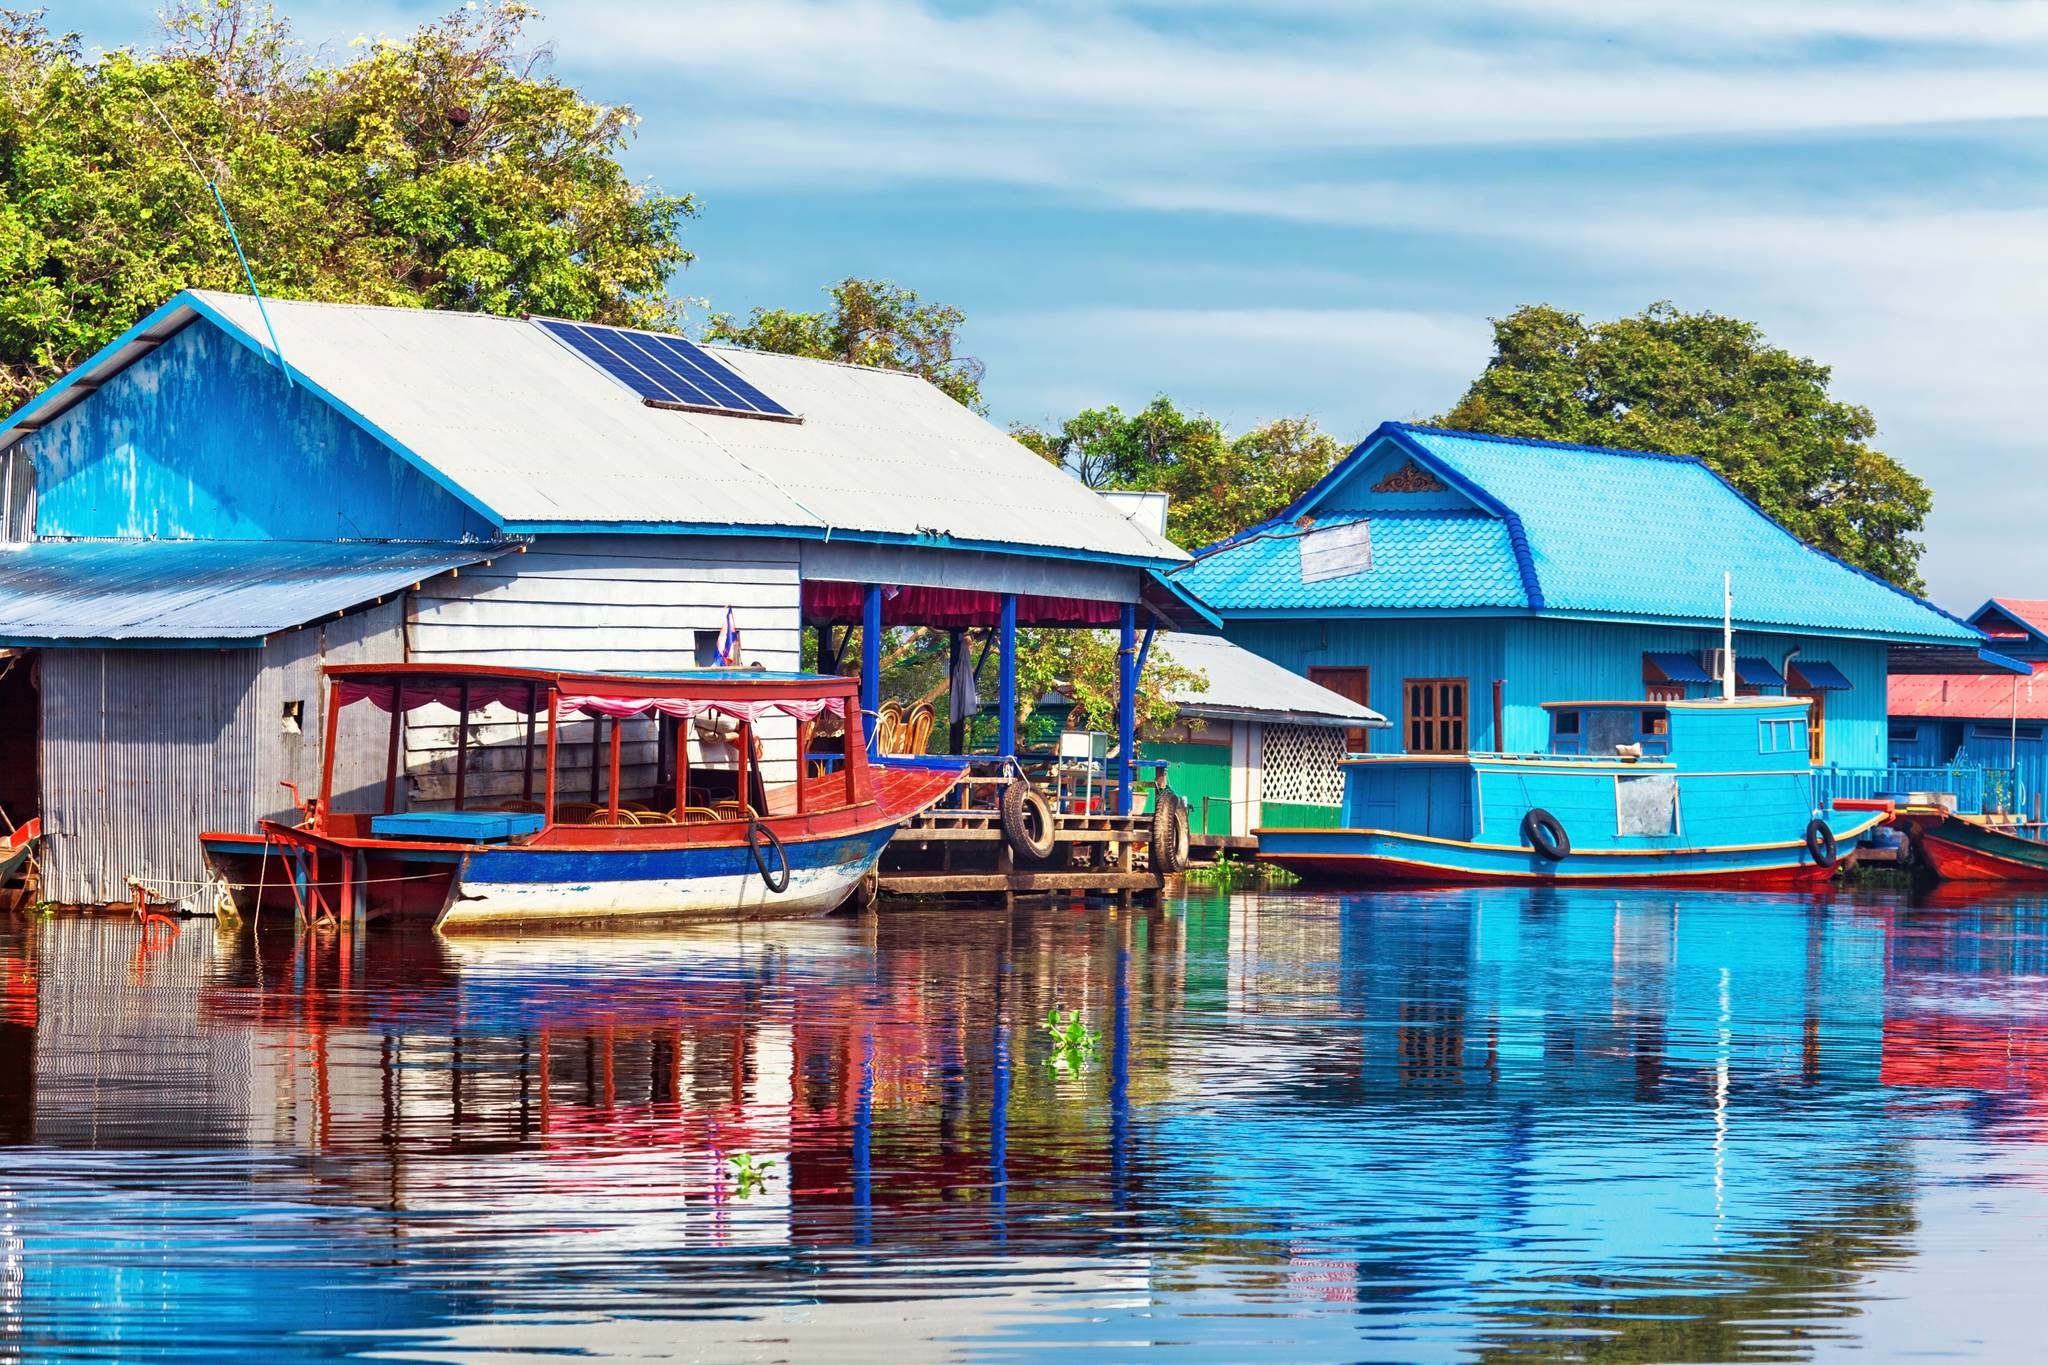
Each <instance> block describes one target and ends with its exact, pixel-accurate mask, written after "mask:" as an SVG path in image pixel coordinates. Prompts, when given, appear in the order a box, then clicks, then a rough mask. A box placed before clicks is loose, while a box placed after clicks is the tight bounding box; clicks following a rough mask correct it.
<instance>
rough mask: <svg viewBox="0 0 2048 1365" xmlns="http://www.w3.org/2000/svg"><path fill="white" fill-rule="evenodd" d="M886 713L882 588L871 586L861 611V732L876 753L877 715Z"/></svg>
mask: <svg viewBox="0 0 2048 1365" xmlns="http://www.w3.org/2000/svg"><path fill="white" fill-rule="evenodd" d="M881 709H882V585H881V584H879V583H870V584H868V590H867V597H866V598H865V599H864V600H863V601H862V602H861V608H860V712H861V715H860V728H861V731H862V733H864V734H865V735H866V736H867V741H868V753H869V754H870V755H872V754H873V753H874V752H875V729H876V726H875V714H876V713H877V712H878V711H880V710H881Z"/></svg>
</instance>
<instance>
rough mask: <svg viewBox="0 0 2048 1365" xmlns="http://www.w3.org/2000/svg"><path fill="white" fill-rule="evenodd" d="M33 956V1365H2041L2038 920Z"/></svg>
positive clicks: (11, 1096)
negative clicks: (569, 1363) (741, 1171)
mask: <svg viewBox="0 0 2048 1365" xmlns="http://www.w3.org/2000/svg"><path fill="white" fill-rule="evenodd" d="M7 923H8V924H9V925H10V926H11V927H6V928H4V929H0V1143H5V1144H7V1147H6V1150H5V1151H4V1152H0V1358H17V1359H86V1358H90V1359H120V1360H132V1359H137V1358H151V1357H158V1356H189V1357H193V1358H203V1359H206V1360H212V1361H220V1360H235V1359H261V1360H281V1359H291V1358H311V1357H343V1356H371V1357H376V1358H379V1359H386V1360H390V1359H402V1360H473V1359H505V1360H511V1359H536V1358H548V1357H551V1356H556V1355H571V1354H579V1355H583V1356H586V1357H603V1358H624V1359H636V1360H780V1359H818V1358H825V1357H828V1356H829V1357H831V1358H862V1359H883V1360H887V1361H889V1362H892V1365H909V1363H910V1362H914V1361H921V1360H955V1359H958V1360H1011V1359H1017V1358H1022V1357H1045V1356H1057V1357H1058V1358H1060V1359H1062V1360H1073V1361H1089V1360H1120V1359H1125V1358H1128V1357H1130V1356H1132V1355H1135V1354H1137V1353H1139V1352H1140V1351H1142V1350H1149V1351H1151V1352H1152V1353H1155V1354H1161V1355H1170V1356H1176V1357H1182V1358H1188V1359H1195V1360H1203V1361H1231V1362H1238V1361H1276V1362H1278V1361H1285V1362H1295V1361H1321V1360H1328V1361H1355V1360H1396V1361H1431V1360H1468V1359H1480V1358H1488V1359H1491V1358H1498V1359H1523V1358H1530V1359H1538V1360H1553V1359H1555V1360H1564V1359H1588V1360H1598V1361H1638V1360H1642V1361H1650V1360H1685V1361H1695V1360H1697V1361H1705V1360H1731V1359H1746V1360H1748V1359H1754V1360H1808V1359H1816V1358H1830V1357H1834V1356H1836V1355H1838V1354H1839V1355H1847V1354H1851V1353H1853V1354H1855V1355H1856V1356H1857V1357H1859V1358H1862V1359H1871V1358H1880V1359H1882V1358H1892V1357H1896V1356H1905V1355H1915V1356H1930V1355H1931V1356H1940V1355H1944V1354H1946V1355H1953V1356H1961V1357H1979V1358H1997V1359H2032V1358H2038V1356H2039V1353H2040V1350H2041V1347H2040V1345H2039V1342H2040V1340H2041V1338H2042V1336H2043V1333H2042V1332H2041V1330H2040V1329H2039V1327H2038V1326H2037V1325H2036V1322H2035V1314H2036V1304H2037V1302H2038V1301H2039V1299H2040V1291H2039V1287H2038V1286H2039V1283H2040V1281H2041V1279H2042V1277H2043V1272H2044V1271H2048V1160H2044V1154H2048V1144H2044V1139H2048V1108H2044V1104H2043V1101H2044V1097H2048V905H2044V903H2043V902H2042V901H2040V900H2038V899H2035V900H2027V901H2023V902H2022V901H2013V900H2004V901H1981V902H1976V903H1971V902H1967V901H1958V902H1954V903H1950V904H1942V905H1910V904H1908V903H1907V902H1906V901H1904V900H1902V899H1901V900H1896V901H1894V900H1849V899H1833V900H1812V899H1806V898H1791V897H1783V898H1767V897H1738V896H1731V895H1725V894H1721V895H1710V894H1693V895H1685V896H1673V895H1670V894H1662V895H1655V894H1634V893H1630V894H1615V893H1613V892H1589V891H1575V892H1568V893H1540V892H1539V893H1522V892H1464V893H1437V894H1420V895H1418V894H1401V895H1385V896H1353V897H1343V898H1337V897H1318V896H1305V895H1264V896H1259V895H1245V896H1238V897H1233V898H1227V899H1226V898H1215V899H1206V900H1190V901H1187V902H1184V903H1176V904H1170V905H1168V906H1166V907H1164V908H1160V909H1140V910H1136V911H1125V912H1122V913H1118V912H1116V911H1114V910H1112V909H1109V908H1106V907H1103V906H1100V905H1096V906H1092V907H1089V906H1083V905H1080V904H1078V903H1077V904H1075V905H1071V906H1069V905H1059V906H1051V907H1039V908H1032V909H1023V908H1020V909H1018V910H1016V911H1015V912H1009V913H1006V912H1002V911H995V910H978V909H946V910H923V909H901V908H897V909H885V911H884V913H883V914H881V915H880V916H879V917H876V918H871V919H869V920H866V921H861V920H857V919H832V920H828V921H822V922H814V923H805V924H792V925H781V926H767V927H763V926H746V927H725V928H718V929H707V930H701V931H696V932H690V933H685V934H673V933H671V934H668V935H664V936H659V937H604V938H580V937H579V938H565V937H563V938H545V939H530V940H523V941H522V940H515V939H507V940H499V941H477V940H462V941H454V942H442V941H439V940H436V939H434V938H431V937H427V936H408V935H399V934H391V933H382V932H377V933H372V934H371V935H369V936H368V937H367V939H366V940H363V941H359V942H357V943H355V944H350V943H349V942H348V941H346V940H338V939H332V938H327V939H316V938H310V937H309V938H295V937H294V935H292V934H291V933H290V932H288V931H285V932H271V931H266V932H265V933H264V934H263V935H262V936H261V938H260V940H256V939H252V938H250V937H248V936H246V935H245V936H242V937H239V938H237V937H233V936H229V935H225V934H217V933H216V932H215V929H214V927H213V926H212V925H211V924H209V923H205V922H194V923H191V924H188V925H187V926H185V927H184V929H183V931H182V932H181V933H180V934H179V935H178V936H177V937H176V938H175V939H174V940H171V941H168V942H166V943H163V944H161V945H158V944H155V943H154V942H152V943H151V944H144V943H143V941H142V940H141V938H140V937H139V934H138V930H137V929H136V927H135V926H134V925H133V924H131V923H127V922H123V921H119V920H101V921H81V920H72V919H63V920H58V919H46V920H40V921H35V922H33V923H23V922H21V921H11V922H7ZM1054 1007H1058V1008H1059V1009H1061V1010H1078V1011H1080V1014H1081V1022H1082V1025H1083V1027H1084V1028H1086V1029H1092V1030H1094V1031H1095V1032H1096V1033H1097V1034H1098V1035H1099V1040H1098V1041H1097V1043H1096V1046H1095V1049H1094V1052H1093V1054H1092V1055H1089V1054H1087V1053H1086V1052H1085V1050H1083V1051H1082V1052H1081V1054H1080V1055H1078V1056H1075V1057H1074V1064H1073V1065H1071V1066H1069V1065H1060V1064H1056V1057H1055V1047H1054V1040H1053V1035H1052V1034H1051V1032H1050V1031H1049V1030H1048V1029H1047V1027H1046V1025H1045V1016H1046V1012H1047V1011H1048V1009H1051V1008H1054ZM740 1157H747V1158H752V1159H754V1160H755V1161H756V1163H757V1164H758V1163H761V1162H766V1163H770V1164H769V1165H768V1168H767V1170H768V1175H767V1182H766V1184H765V1186H763V1187H760V1188H754V1187H752V1186H751V1185H749V1184H748V1183H747V1182H744V1181H743V1180H741V1179H740V1178H738V1177H737V1176H736V1174H735V1167H734V1160H735V1158H740Z"/></svg>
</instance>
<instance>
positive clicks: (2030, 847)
mask: <svg viewBox="0 0 2048 1365" xmlns="http://www.w3.org/2000/svg"><path fill="white" fill-rule="evenodd" d="M1897 823H1898V825H1899V827H1900V828H1901V829H1903V830H1904V831H1905V832H1906V836H1907V837H1908V838H1910V839H1911V840H1912V841H1913V847H1914V848H1915V849H1916V850H1917V851H1918V852H1919V854H1920V857H1921V859H1922V861H1924V862H1925V863H1926V864H1927V866H1928V867H1929V868H1930V869H1931V870H1932V871H1933V873H1934V875H1935V876H1937V877H1939V878H1940V879H1941V880H1943V881H1945V882H2004V883H2007V884H2010V885H2014V886H2048V843H2042V842H2041V841H2040V840H2037V839H2026V838H2022V837H2020V836H2019V835H2017V834H2010V833H2007V832H2006V831H2005V830H2001V829H1993V828H1991V827H1989V826H1986V825H1980V824H1978V823H1976V822H1975V821H1974V820H1965V819H1963V818H1962V817H1960V816H1956V815H1949V814H1946V813H1917V812H1916V813H1905V812H1901V813H1900V815H1899V817H1898V821H1897Z"/></svg>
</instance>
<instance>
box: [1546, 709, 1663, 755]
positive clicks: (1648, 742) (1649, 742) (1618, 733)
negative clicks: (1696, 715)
mask: <svg viewBox="0 0 2048 1365" xmlns="http://www.w3.org/2000/svg"><path fill="white" fill-rule="evenodd" d="M1550 752H1552V753H1553V754H1586V755H1595V756H1601V757H1608V758H1613V757H1627V758H1634V757H1642V758H1663V757H1665V756H1666V755H1668V754H1669V753H1670V752H1671V713H1670V712H1669V711H1667V710H1665V709H1664V708H1663V707H1661V706H1654V707H1624V706H1613V707H1607V706H1603V707H1598V708H1595V709H1591V710H1586V711H1552V712H1551V713H1550Z"/></svg>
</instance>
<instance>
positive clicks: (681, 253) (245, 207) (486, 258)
mask: <svg viewBox="0 0 2048 1365" xmlns="http://www.w3.org/2000/svg"><path fill="white" fill-rule="evenodd" d="M532 13H533V12H532V11H531V10H530V9H528V8H527V7H525V6H524V5H521V4H517V3H509V2H507V3H498V4H491V5H486V6H484V7H481V8H471V7H464V8H462V9H458V10H456V11H455V12H453V13H452V14H450V15H449V16H448V17H447V18H444V19H442V20H439V21H438V22H435V23H432V24H428V25H426V26H424V27H422V28H420V29H419V30H418V31H417V32H415V33H414V34H412V35H411V36H410V37H409V38H405V39H402V40H388V41H387V40H380V41H378V42H375V43H371V44H359V45H358V47H357V49H355V50H353V51H352V52H351V53H350V54H349V55H348V57H347V58H346V59H345V60H343V61H340V62H339V63H333V64H322V63H320V62H317V61H314V60H312V59H310V58H308V57H307V55H306V53H305V52H304V50H303V49H302V48H301V46H300V45H299V44H298V43H296V42H295V41H294V40H293V38H292V36H291V33H290V30H289V28H288V27H287V25H286V24H285V22H284V21H283V20H281V19H279V18H278V17H277V16H276V15H275V14H274V13H273V12H272V11H271V10H269V9H268V8H265V7H262V6H259V5H257V4H254V3H250V0H186V3H185V4H184V6H183V7H182V8H179V9H176V10H173V11H172V12H170V13H169V14H168V15H167V16H166V18H165V31H164V36H163V38H162V40H161V41H160V42H159V44H158V45H157V46H156V47H154V48H152V49H150V50H146V51H133V50H122V51H117V52H111V53H107V54H104V55H101V56H93V57H87V56H86V55H84V52H83V48H82V45H81V43H80V41H79V38H78V35H76V34H62V35H57V34H52V33H51V32H50V31H49V29H48V28H47V27H46V26H45V24H44V23H43V20H42V17H41V15H40V14H30V13H21V12H16V11H0V411H6V410H9V409H11V408H13V407H15V406H17V405H18V404H19V403H21V402H22V401H23V400H25V399H26V398H28V397H29V396H30V395H32V394H33V393H35V392H36V391H37V390H39V389H41V388H42V387H44V386H45V385H46V384H48V383H49V382H50V381H52V380H53V379H55V378H56V377H57V376H59V375H61V374H63V373H64V372H65V371H67V370H69V369H70V368H72V367H73V366H75V365H76V364H78V363H79V362H80V361H81V360H83V359H84V358H85V357H87V356H89V355H90V354H92V352H94V351H95V350H97V349H99V347H101V346H102V345H104V344H105V343H106V342H108V341H109V340H111V339H112V338H114V337H115V336H117V335H119V334H120V333H121V332H122V331H123V330H124V329H126V328H127V327H128V326H129V325H131V324H132V323H134V322H135V321H136V320H137V319H138V318H140V317H141V316H143V315H144V314H146V313H147V312H148V311H149V310H150V309H152V308H154V307H156V306H157V305H158V304H160V303H162V302H163V301H164V300H165V299H166V298H168V297H169V296H170V295H172V294H173V293H175V292H177V291H178V290H179V289H182V288H186V287H190V286H197V287H209V288H217V289H233V290H241V289H245V288H246V287H247V286H246V284H245V283H244V280H243V276H242V268H241V265H240V263H239V262H238V261H237V260H236V257H235V252H234V248H233V246H232V244H231V243H230V241H229V239H228V235H227V232H226V230H225V229H224V228H223V227H222V225H221V222H220V219H219V216H218V214H217V212H216V210H215V206H214V202H213V195H212V193H211V192H210V191H209V190H208V189H207V187H206V181H207V180H208V179H212V180H214V181H215V182H217V183H218V185H219V187H220V193H221V195H222V198H223V199H224V200H225V202H226V204H227V206H228V208H229V211H230V212H231V213H232V215H233V217H234V220H235V226H236V228H237V229H238V230H239V232H240V235H241V238H242V243H243V246H244V247H245V248H246V250H247V253H248V257H249V262H250V265H251V267H252V269H253V271H254V273H255V277H256V282H257V285H258V287H259V288H261V289H263V290H265V291H266V292H272V293H276V294H280V295H289V296H292V297H297V298H314V299H327V300H338V301H347V302H360V303H378V304H396V305H410V306H417V307H427V308H453V309H464V310H471V311H484V312H494V313H514V312H522V311H527V312H536V313H551V314H557V315H562V316H568V317H575V318H588V319H594V320H598V321H604V322H614V323H627V324H635V325H645V326H665V325H673V323H674V322H675V321H676V314H675V312H674V310H673V307H672V305H671V303H670V300H669V298H668V293H667V286H668V278H669V276H670V275H671V273H673V272H674V271H675V270H677V269H679V268H680V267H682V266H683V265H685V264H687V262H688V261H689V260H690V253H689V252H688V251H687V250H686V249H684V247H683V245H682V242H681V232H682V228H683V225H684V223H685V221H686V220H687V219H688V218H689V217H690V216H691V215H692V214H694V213H695V212H696V205H695V203H694V201H693V200H692V199H691V198H689V197H688V196H677V195H670V194H664V193H661V192H659V191H657V190H654V189H651V188H648V187H645V186H642V185H639V184H636V183H634V182H633V181H631V180H630V179H628V178H627V176H626V174H625V172H624V171H623V170H622V169H621V167H620V165H619V163H618V154H619V152H620V151H621V149H623V147H624V146H625V144H626V142H627V140H628V139H629V137H630V136H631V134H632V130H633V128H634V125H635V123H636V122H637V120H636V118H635V116H634V115H633V113H632V111H631V110H630V109H626V108H624V107H621V106H616V105H604V104H597V103H593V102H591V101H589V100H587V99H585V98H584V97H583V96H582V95H581V94H579V93H578V92H577V91H576V90H574V89H572V88H570V87H569V86H566V85H563V84H562V83H561V82H560V81H558V80H555V79H554V78H552V77H550V76H548V75H547V74H546V73H545V71H544V62H545V54H544V53H536V52H532V51H530V50H528V49H527V48H526V47H525V46H524V45H523V43H522V29H523V27H524V25H525V24H526V22H527V20H528V19H529V18H531V17H532ZM159 111H160V112H159ZM195 162H196V163H197V165H196V166H195V164H194V163H195Z"/></svg>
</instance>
